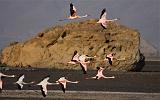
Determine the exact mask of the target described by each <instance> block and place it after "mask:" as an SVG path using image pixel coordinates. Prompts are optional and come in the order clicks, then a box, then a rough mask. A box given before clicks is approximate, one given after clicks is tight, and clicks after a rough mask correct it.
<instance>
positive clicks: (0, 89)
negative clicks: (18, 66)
mask: <svg viewBox="0 0 160 100" xmlns="http://www.w3.org/2000/svg"><path fill="white" fill-rule="evenodd" d="M3 77H15V75H5V74H3V73H1V72H0V92H2V87H3V81H2V78H3Z"/></svg>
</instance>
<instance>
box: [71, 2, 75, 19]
mask: <svg viewBox="0 0 160 100" xmlns="http://www.w3.org/2000/svg"><path fill="white" fill-rule="evenodd" d="M70 15H71V16H72V17H74V16H76V8H75V7H74V5H73V4H72V3H70Z"/></svg>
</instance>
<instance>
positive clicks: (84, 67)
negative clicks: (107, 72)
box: [79, 55, 96, 74]
mask: <svg viewBox="0 0 160 100" xmlns="http://www.w3.org/2000/svg"><path fill="white" fill-rule="evenodd" d="M95 57H96V56H94V57H89V56H88V55H81V56H79V63H80V66H81V68H82V71H83V74H87V64H88V63H90V61H86V59H90V58H95Z"/></svg>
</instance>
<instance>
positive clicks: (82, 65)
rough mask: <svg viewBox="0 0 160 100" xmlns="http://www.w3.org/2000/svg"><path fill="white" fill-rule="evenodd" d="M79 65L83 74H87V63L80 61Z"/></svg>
mask: <svg viewBox="0 0 160 100" xmlns="http://www.w3.org/2000/svg"><path fill="white" fill-rule="evenodd" d="M80 66H81V68H82V71H83V74H87V65H86V64H84V63H80Z"/></svg>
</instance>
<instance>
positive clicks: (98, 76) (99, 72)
mask: <svg viewBox="0 0 160 100" xmlns="http://www.w3.org/2000/svg"><path fill="white" fill-rule="evenodd" d="M103 71H104V68H103V67H97V75H96V76H94V77H91V78H86V79H97V80H99V79H100V78H105V79H108V78H115V76H111V77H106V76H104V75H103Z"/></svg>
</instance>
